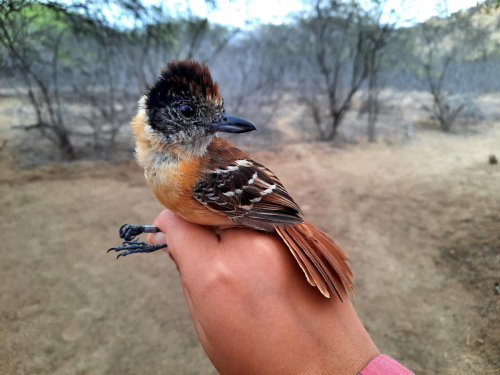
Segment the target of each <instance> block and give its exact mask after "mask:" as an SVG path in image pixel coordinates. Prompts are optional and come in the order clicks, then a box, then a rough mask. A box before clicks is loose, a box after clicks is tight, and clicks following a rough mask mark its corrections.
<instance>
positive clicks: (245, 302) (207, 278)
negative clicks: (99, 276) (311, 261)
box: [149, 211, 379, 375]
mask: <svg viewBox="0 0 500 375" xmlns="http://www.w3.org/2000/svg"><path fill="white" fill-rule="evenodd" d="M154 224H155V225H156V226H157V227H159V228H160V229H161V230H162V232H163V233H164V234H163V233H157V234H154V235H152V234H151V235H150V237H149V241H150V242H151V243H154V244H160V243H165V242H166V239H167V240H168V245H169V247H168V251H169V252H170V256H171V257H172V259H174V261H175V263H176V264H177V267H178V269H179V272H180V274H181V278H182V286H183V290H184V296H185V298H186V301H187V304H188V306H189V310H190V312H191V317H192V319H193V321H194V324H195V327H196V332H197V333H198V337H199V339H200V341H201V344H202V346H203V348H204V349H205V352H206V353H207V355H208V357H209V358H210V360H211V361H212V363H213V364H214V366H215V367H216V369H217V370H218V371H219V372H220V373H223V374H244V373H245V374H298V373H300V374H353V375H355V374H358V373H359V372H360V371H361V370H362V369H363V368H364V367H365V366H366V365H367V364H368V363H369V362H370V361H371V360H372V359H373V358H374V357H376V356H377V355H378V354H379V351H378V349H377V348H376V346H375V345H374V343H373V342H372V340H371V339H370V337H369V335H368V333H367V332H366V330H365V329H364V327H363V325H362V324H361V321H360V320H359V318H358V316H357V314H356V311H355V310H354V308H353V306H352V304H351V302H350V300H349V299H348V298H346V299H345V302H344V303H341V302H340V301H339V300H338V299H336V298H332V299H326V298H324V297H323V296H322V295H321V294H320V293H319V292H318V291H317V290H316V289H315V288H313V287H311V286H310V285H309V284H308V283H307V282H305V280H304V277H303V275H302V274H301V270H300V268H299V267H298V265H297V264H296V262H295V261H294V259H293V256H292V255H291V254H290V252H289V250H288V249H287V248H286V246H285V245H284V244H283V243H282V242H281V241H279V240H276V239H273V238H272V237H271V236H270V235H268V234H266V233H262V232H257V231H252V230H248V229H233V230H229V231H227V232H225V233H223V234H222V235H221V236H220V238H219V237H217V236H216V235H215V234H213V233H212V232H210V231H209V230H207V229H205V228H203V227H200V226H198V225H194V224H191V223H189V222H187V221H185V220H183V219H181V218H179V217H177V216H175V215H174V214H173V213H171V212H170V211H163V212H162V213H161V214H160V215H159V216H158V217H157V219H156V220H155V222H154Z"/></svg>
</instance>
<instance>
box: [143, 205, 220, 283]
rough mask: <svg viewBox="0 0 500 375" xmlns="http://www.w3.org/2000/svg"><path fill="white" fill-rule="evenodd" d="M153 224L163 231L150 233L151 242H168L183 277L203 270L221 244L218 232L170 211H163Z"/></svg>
mask: <svg viewBox="0 0 500 375" xmlns="http://www.w3.org/2000/svg"><path fill="white" fill-rule="evenodd" d="M153 224H154V225H155V226H156V227H158V228H159V229H160V230H161V232H162V233H154V234H150V235H148V241H149V242H150V243H152V244H163V243H167V244H168V251H169V253H170V255H171V256H172V257H173V258H174V259H175V262H176V264H177V267H178V269H179V271H180V272H181V274H182V275H183V276H185V275H188V274H189V273H190V272H199V270H200V267H201V266H203V265H205V264H208V263H209V261H210V257H211V254H212V250H213V249H215V248H216V247H217V246H218V244H219V239H218V237H217V236H216V235H215V234H214V233H212V232H211V231H209V230H208V229H206V228H204V227H202V226H199V225H196V224H193V223H190V222H188V221H186V220H184V219H182V218H180V217H179V216H177V215H175V214H174V213H173V212H171V211H169V210H164V211H162V212H161V213H160V214H159V215H158V217H157V218H156V219H155V221H154V222H153Z"/></svg>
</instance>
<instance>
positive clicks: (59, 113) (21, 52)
mask: <svg viewBox="0 0 500 375" xmlns="http://www.w3.org/2000/svg"><path fill="white" fill-rule="evenodd" d="M63 12H64V8H63V7H61V6H58V5H56V4H48V5H46V4H41V3H37V2H31V1H25V0H2V1H1V2H0V46H1V47H2V49H3V52H4V54H5V55H6V57H7V63H6V65H7V67H6V68H7V70H8V71H10V72H11V74H13V75H15V76H16V77H17V78H19V79H20V80H21V81H22V83H23V86H22V87H19V86H18V87H17V89H18V92H25V93H26V94H25V95H26V97H27V99H28V101H29V103H30V104H31V106H32V107H33V110H34V112H35V121H34V123H32V124H24V125H23V126H22V127H23V128H24V129H26V130H32V129H36V130H38V131H40V133H41V134H42V136H43V137H45V138H46V139H48V140H49V141H51V142H52V143H53V144H54V145H55V146H56V147H57V148H58V149H59V151H60V153H61V156H62V157H63V159H66V160H72V159H74V158H75V149H74V146H73V144H72V142H71V139H70V134H69V130H68V128H67V126H66V124H65V122H64V116H63V109H62V106H61V96H60V77H59V72H60V69H59V55H60V48H61V42H62V39H63V36H64V33H65V30H64V28H62V29H61V28H60V29H58V30H54V28H49V27H48V25H47V24H44V23H42V22H37V21H38V18H39V16H40V15H42V14H43V15H45V16H49V17H54V18H55V17H56V16H57V15H58V14H60V13H63ZM36 38H38V40H37V39H36ZM4 77H5V73H4Z"/></svg>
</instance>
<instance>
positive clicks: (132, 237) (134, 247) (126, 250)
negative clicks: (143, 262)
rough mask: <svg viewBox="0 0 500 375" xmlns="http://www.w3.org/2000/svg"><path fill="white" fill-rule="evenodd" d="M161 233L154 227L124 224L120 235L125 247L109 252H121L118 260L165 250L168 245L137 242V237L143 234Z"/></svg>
mask: <svg viewBox="0 0 500 375" xmlns="http://www.w3.org/2000/svg"><path fill="white" fill-rule="evenodd" d="M157 232H160V229H158V228H157V227H155V226H154V225H135V224H124V225H122V226H121V227H120V230H119V232H118V235H119V236H120V238H123V239H124V240H125V242H123V246H117V247H112V248H111V249H109V250H108V253H109V252H110V251H116V252H120V253H119V254H118V256H117V257H116V259H118V258H119V257H124V256H127V255H129V254H137V253H152V252H154V251H157V250H160V249H163V248H165V247H167V244H162V245H149V244H147V243H145V242H139V241H136V238H137V236H139V235H141V234H142V233H157Z"/></svg>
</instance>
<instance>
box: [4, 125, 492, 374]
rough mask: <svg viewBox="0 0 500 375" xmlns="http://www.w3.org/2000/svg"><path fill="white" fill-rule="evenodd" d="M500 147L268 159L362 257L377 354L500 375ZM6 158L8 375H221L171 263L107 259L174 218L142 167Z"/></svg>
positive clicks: (367, 318)
mask: <svg viewBox="0 0 500 375" xmlns="http://www.w3.org/2000/svg"><path fill="white" fill-rule="evenodd" d="M497 128H498V127H497ZM499 139H500V130H499V129H494V128H493V129H489V130H488V131H486V130H485V131H484V132H482V133H479V134H476V135H470V136H467V137H465V136H459V135H443V134H440V133H438V132H430V131H422V132H419V133H418V136H417V137H416V139H415V140H414V141H412V142H408V143H398V144H395V145H392V146H390V145H387V144H385V143H378V144H372V145H368V144H365V143H360V144H357V145H347V146H343V147H341V148H338V147H337V148H333V147H331V146H328V145H325V144H318V143H303V144H294V145H292V146H290V147H287V148H285V149H283V150H282V151H280V152H278V153H259V155H257V158H258V159H259V160H266V164H268V166H269V167H271V169H273V170H274V171H275V172H276V173H277V174H278V175H279V176H280V178H281V179H282V180H283V182H284V183H285V185H286V186H287V187H288V189H289V190H290V192H291V193H292V195H293V196H294V197H295V198H296V200H297V202H298V203H299V204H300V205H301V206H302V208H303V209H304V211H305V214H306V217H307V218H308V219H309V220H310V221H311V222H313V223H314V224H316V225H318V226H319V227H321V228H322V229H324V230H326V231H327V232H328V233H330V234H332V235H334V236H335V237H336V238H337V239H338V240H339V242H340V243H341V244H342V245H343V247H344V248H345V250H346V251H347V252H348V253H349V254H350V256H351V258H352V262H353V268H354V271H355V274H356V286H357V289H358V295H357V297H356V299H355V305H356V307H357V309H358V312H359V314H360V316H361V318H362V320H363V322H364V324H365V325H366V327H367V329H368V331H369V332H370V334H371V335H372V337H373V339H374V340H375V342H376V343H377V345H378V346H379V348H380V350H381V351H382V352H384V353H387V354H389V355H391V356H393V357H394V358H396V359H398V360H399V361H401V362H402V363H403V364H405V365H406V366H408V367H409V368H410V369H412V370H413V371H415V372H416V373H418V374H429V375H430V374H450V375H451V374H453V375H462V374H463V375H465V374H467V375H469V374H478V375H488V374H499V373H500V371H499V369H500V295H499V293H498V291H497V290H496V288H495V283H498V282H500V231H499V224H500V166H499V165H497V166H491V165H489V164H488V163H487V158H488V155H489V154H490V153H496V154H497V156H500V142H499ZM0 152H1V154H0V156H1V158H2V159H1V162H0V207H1V208H0V215H1V221H0V228H1V232H2V242H3V246H1V247H0V274H1V277H2V283H0V337H2V339H1V340H0V373H1V374H139V373H142V374H212V373H215V370H214V369H213V367H212V366H211V364H210V362H209V361H208V360H207V359H206V357H205V356H204V353H203V351H202V349H201V347H200V345H199V344H198V342H197V338H196V334H195V332H194V329H193V327H192V325H191V322H190V317H189V313H188V310H187V308H186V306H185V303H184V300H183V297H182V292H181V288H180V283H179V279H178V275H177V271H176V270H175V267H174V266H173V265H172V263H171V262H170V260H169V258H168V257H167V256H165V255H164V254H163V253H158V254H156V253H155V254H151V255H144V256H141V255H139V256H135V257H128V258H125V259H123V260H121V261H116V260H115V258H114V256H113V255H109V254H106V252H105V250H106V249H107V248H108V247H111V246H113V245H116V244H118V243H119V242H118V238H117V229H118V227H119V226H120V225H121V224H122V223H128V222H132V223H150V222H151V221H152V220H153V218H154V217H155V216H156V214H157V213H158V212H159V210H160V209H161V207H160V206H159V204H158V203H156V201H155V199H154V197H153V196H152V194H151V193H150V192H149V190H148V188H147V187H146V184H145V182H144V177H143V175H142V172H141V171H140V170H139V169H138V167H136V166H135V164H134V163H133V162H132V161H129V162H123V163H115V164H106V163H78V164H75V165H71V166H65V165H60V164H55V165H51V166H47V167H42V168H37V169H33V170H17V169H15V168H14V167H13V166H12V165H11V163H10V162H9V152H8V149H5V148H4V149H3V150H2V151H0ZM324 202H328V204H325V203H324Z"/></svg>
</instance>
